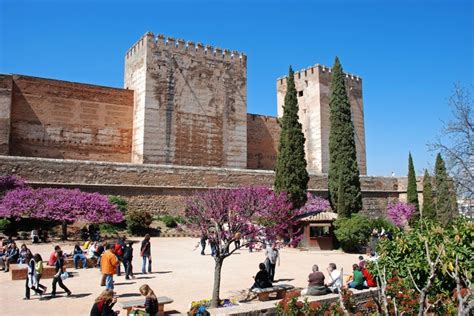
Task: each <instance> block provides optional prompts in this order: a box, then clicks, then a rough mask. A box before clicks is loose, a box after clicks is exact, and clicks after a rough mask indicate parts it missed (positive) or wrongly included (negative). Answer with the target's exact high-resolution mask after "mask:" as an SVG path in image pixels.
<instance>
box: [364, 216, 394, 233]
mask: <svg viewBox="0 0 474 316" xmlns="http://www.w3.org/2000/svg"><path fill="white" fill-rule="evenodd" d="M370 228H371V229H374V228H375V229H377V230H378V231H379V233H380V232H381V231H382V228H383V229H384V230H385V231H386V232H394V231H396V230H398V228H397V226H395V225H394V224H393V223H392V222H391V221H389V220H388V219H386V218H383V217H380V218H376V219H372V220H370Z"/></svg>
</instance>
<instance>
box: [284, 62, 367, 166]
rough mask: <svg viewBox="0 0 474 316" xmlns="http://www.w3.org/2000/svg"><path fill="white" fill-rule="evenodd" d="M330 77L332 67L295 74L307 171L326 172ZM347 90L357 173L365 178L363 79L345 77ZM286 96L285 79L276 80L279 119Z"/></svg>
mask: <svg viewBox="0 0 474 316" xmlns="http://www.w3.org/2000/svg"><path fill="white" fill-rule="evenodd" d="M331 76H332V75H331V68H329V67H326V66H320V65H316V66H313V67H309V68H307V69H303V70H300V71H297V72H295V85H296V90H297V93H298V105H299V112H298V115H299V118H300V122H301V124H302V125H303V133H304V135H305V138H306V143H305V150H306V160H307V162H308V170H309V171H310V172H319V173H327V172H328V170H329V131H330V122H329V114H330V110H329V93H330V87H331V78H332V77H331ZM346 87H347V91H348V96H349V102H350V104H351V111H352V121H353V122H354V128H355V143H356V151H357V162H358V165H359V171H360V174H362V175H365V174H367V163H366V154H365V127H364V109H363V102H362V79H361V78H360V77H357V76H354V75H349V74H346ZM285 93H286V77H282V78H279V79H278V80H277V106H278V117H281V116H282V115H283V104H284V99H285Z"/></svg>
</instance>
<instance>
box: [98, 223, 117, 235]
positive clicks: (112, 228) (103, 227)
mask: <svg viewBox="0 0 474 316" xmlns="http://www.w3.org/2000/svg"><path fill="white" fill-rule="evenodd" d="M99 229H100V234H101V235H115V234H117V232H118V228H117V225H114V224H107V223H104V224H100V225H99Z"/></svg>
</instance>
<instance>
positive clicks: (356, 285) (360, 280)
mask: <svg viewBox="0 0 474 316" xmlns="http://www.w3.org/2000/svg"><path fill="white" fill-rule="evenodd" d="M352 270H353V275H352V278H351V279H350V280H349V281H350V282H349V283H348V284H347V287H348V288H351V289H357V290H362V289H363V288H364V275H363V274H362V272H361V271H360V268H359V265H357V264H355V263H354V264H353V265H352Z"/></svg>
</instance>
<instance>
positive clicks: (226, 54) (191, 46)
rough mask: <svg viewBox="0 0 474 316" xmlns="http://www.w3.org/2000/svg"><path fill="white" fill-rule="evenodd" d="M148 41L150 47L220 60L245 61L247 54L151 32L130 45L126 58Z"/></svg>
mask: <svg viewBox="0 0 474 316" xmlns="http://www.w3.org/2000/svg"><path fill="white" fill-rule="evenodd" d="M148 43H150V44H151V45H152V47H155V48H158V49H160V50H168V51H174V52H179V51H181V52H183V53H184V52H185V53H187V54H191V55H195V56H200V57H206V58H212V59H216V60H222V61H227V62H236V61H238V62H240V63H246V61H247V56H246V55H245V54H244V53H242V52H238V51H236V50H229V49H222V48H219V47H214V46H212V45H204V44H203V43H200V42H197V43H196V42H193V41H186V40H184V39H180V38H178V39H175V38H174V37H170V36H165V35H163V34H157V35H154V34H153V33H151V32H147V33H145V35H143V36H142V37H141V38H140V39H139V40H138V41H137V42H136V43H135V44H133V45H132V47H131V48H130V49H129V50H128V51H127V53H126V58H127V59H128V58H130V57H131V56H133V55H134V54H135V53H137V52H139V51H141V50H142V47H144V46H145V45H146V44H148Z"/></svg>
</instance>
